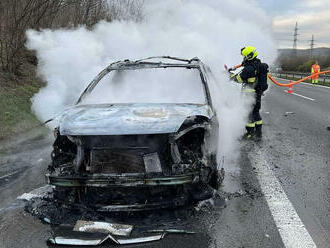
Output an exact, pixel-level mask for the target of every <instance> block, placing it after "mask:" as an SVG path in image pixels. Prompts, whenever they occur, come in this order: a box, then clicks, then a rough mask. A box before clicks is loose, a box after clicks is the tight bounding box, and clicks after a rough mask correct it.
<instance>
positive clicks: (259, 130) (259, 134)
mask: <svg viewBox="0 0 330 248" xmlns="http://www.w3.org/2000/svg"><path fill="white" fill-rule="evenodd" d="M255 136H256V138H257V139H261V138H262V123H261V124H256V131H255Z"/></svg>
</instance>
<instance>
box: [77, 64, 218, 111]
mask: <svg viewBox="0 0 330 248" xmlns="http://www.w3.org/2000/svg"><path fill="white" fill-rule="evenodd" d="M161 68H186V69H197V70H198V71H199V74H200V78H201V83H202V86H203V87H202V88H203V95H204V99H205V102H204V104H208V105H209V106H212V104H211V97H210V92H209V88H208V85H207V82H206V78H205V76H204V74H203V72H202V68H201V65H200V64H198V63H164V62H146V61H141V60H139V61H128V60H125V61H119V62H115V63H112V64H110V65H109V66H108V67H106V68H105V69H103V70H102V71H101V72H100V73H99V74H98V75H97V76H96V77H95V78H94V79H93V80H92V81H91V82H90V83H89V85H88V86H87V87H86V88H85V90H84V91H83V92H82V94H81V95H80V97H79V99H78V101H77V102H76V105H77V104H80V103H82V101H83V100H84V99H85V98H86V97H87V96H88V95H89V94H90V93H91V92H92V91H93V90H94V88H95V87H96V86H97V85H98V84H99V82H100V81H101V80H102V79H103V78H104V77H105V76H106V75H108V74H109V73H111V72H112V71H120V70H143V69H161Z"/></svg>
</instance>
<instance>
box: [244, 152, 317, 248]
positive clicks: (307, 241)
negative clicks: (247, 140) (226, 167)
mask: <svg viewBox="0 0 330 248" xmlns="http://www.w3.org/2000/svg"><path fill="white" fill-rule="evenodd" d="M253 154H255V156H252V155H249V157H250V160H251V162H252V166H254V167H255V168H256V176H257V178H258V180H259V183H260V186H261V190H262V192H263V194H264V197H265V199H266V201H267V204H268V207H269V210H270V212H271V214H272V216H273V219H274V221H275V224H276V226H277V228H278V231H279V234H280V236H281V238H282V241H283V244H284V245H285V247H287V248H297V247H299V248H315V247H317V246H316V244H315V243H314V241H313V239H312V237H311V236H310V234H309V233H308V231H307V229H306V227H305V225H304V224H303V222H302V221H301V219H300V218H299V216H298V214H297V212H296V211H295V209H294V207H293V206H292V204H291V202H290V200H289V199H288V197H287V195H286V194H285V192H284V190H283V188H282V186H281V184H280V182H279V181H278V180H277V178H276V177H275V176H274V174H273V172H272V170H271V169H270V167H269V165H268V163H267V161H266V160H265V159H264V157H263V155H262V153H261V152H260V151H256V152H255V153H253Z"/></svg>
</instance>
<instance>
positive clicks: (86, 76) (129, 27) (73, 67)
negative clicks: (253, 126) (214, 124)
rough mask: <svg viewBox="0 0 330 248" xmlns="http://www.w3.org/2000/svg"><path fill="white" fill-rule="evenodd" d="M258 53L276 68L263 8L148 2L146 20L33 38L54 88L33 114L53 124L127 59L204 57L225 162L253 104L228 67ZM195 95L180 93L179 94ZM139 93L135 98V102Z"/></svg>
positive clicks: (227, 2)
mask: <svg viewBox="0 0 330 248" xmlns="http://www.w3.org/2000/svg"><path fill="white" fill-rule="evenodd" d="M247 45H253V46H255V47H257V50H258V52H259V58H261V59H262V60H263V61H264V62H266V63H272V61H273V60H274V59H275V57H276V45H275V43H274V41H273V39H272V34H271V19H270V18H269V17H268V16H267V15H266V14H265V13H264V12H263V10H262V9H261V8H259V7H258V5H257V3H256V2H255V1H247V0H236V1H231V0H222V1H218V0H204V1H200V0H189V1H184V0H167V1H162V0H147V1H145V6H144V20H143V21H141V22H139V23H136V22H133V21H114V22H111V23H107V22H100V23H98V24H97V25H95V27H94V28H93V29H86V28H85V27H80V28H77V29H60V30H43V31H41V32H37V31H34V30H29V31H28V32H27V47H28V48H29V49H31V50H35V51H36V53H37V57H38V60H39V65H38V73H39V75H40V76H41V77H42V78H43V79H44V80H45V81H46V82H47V86H46V87H45V88H42V89H41V90H40V92H39V93H38V94H36V95H35V96H34V97H33V99H32V101H33V111H34V112H35V113H36V115H37V116H38V117H39V118H40V120H46V119H49V118H51V117H53V116H54V115H56V114H57V113H59V112H61V111H63V110H64V109H65V108H66V107H68V106H70V105H72V104H74V103H75V101H76V100H77V98H78V97H79V95H80V94H81V92H82V91H83V89H84V88H85V87H86V86H87V84H88V83H89V82H90V81H91V80H92V79H93V77H94V76H96V74H97V73H98V72H99V71H100V70H102V69H103V68H104V67H105V66H106V65H108V64H109V63H111V62H113V61H117V60H122V59H131V60H134V59H140V58H144V57H149V56H157V55H170V56H176V57H183V58H193V57H196V56H197V57H199V58H200V59H201V60H202V61H203V62H204V63H205V64H207V65H209V66H210V68H211V70H212V71H213V73H214V77H215V80H213V82H212V85H211V94H212V96H213V99H214V101H215V105H216V109H217V114H218V117H219V121H220V140H219V145H220V155H223V156H229V155H230V156H232V155H233V154H235V152H234V151H235V148H236V143H237V138H238V137H239V136H240V135H241V134H242V132H243V130H244V125H245V121H246V116H247V113H248V105H249V103H250V102H249V101H248V99H245V98H244V97H242V94H241V93H240V87H239V86H238V85H234V83H233V82H229V80H228V75H227V74H226V73H224V72H223V65H224V64H228V65H230V66H231V65H235V64H238V63H240V62H241V61H242V58H241V56H240V49H241V48H242V47H244V46H247ZM194 89H195V88H193V89H189V88H181V87H177V89H176V90H177V91H182V90H185V91H186V92H189V91H191V93H194V92H193V90H194ZM135 94H138V92H136V91H132V92H131V95H132V97H133V96H134V95H135Z"/></svg>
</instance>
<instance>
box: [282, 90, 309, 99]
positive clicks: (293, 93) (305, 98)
mask: <svg viewBox="0 0 330 248" xmlns="http://www.w3.org/2000/svg"><path fill="white" fill-rule="evenodd" d="M284 92H286V93H288V91H287V90H284ZM289 94H292V95H295V96H300V97H302V98H305V99H308V100H311V101H315V99H313V98H310V97H307V96H303V95H300V94H297V93H294V92H293V93H289Z"/></svg>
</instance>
